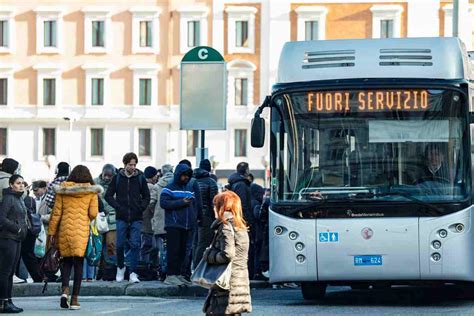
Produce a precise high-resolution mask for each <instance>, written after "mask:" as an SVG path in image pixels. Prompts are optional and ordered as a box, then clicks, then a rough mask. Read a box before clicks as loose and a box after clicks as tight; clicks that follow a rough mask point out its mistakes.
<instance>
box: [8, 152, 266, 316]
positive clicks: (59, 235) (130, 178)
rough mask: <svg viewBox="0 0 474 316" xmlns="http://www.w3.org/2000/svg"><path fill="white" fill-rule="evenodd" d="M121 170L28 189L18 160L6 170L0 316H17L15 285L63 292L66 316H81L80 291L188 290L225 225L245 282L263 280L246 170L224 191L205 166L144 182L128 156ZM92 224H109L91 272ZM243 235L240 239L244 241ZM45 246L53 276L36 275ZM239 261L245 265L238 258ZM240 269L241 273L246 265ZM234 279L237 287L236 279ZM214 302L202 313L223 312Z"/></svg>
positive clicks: (259, 200)
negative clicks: (111, 286)
mask: <svg viewBox="0 0 474 316" xmlns="http://www.w3.org/2000/svg"><path fill="white" fill-rule="evenodd" d="M122 163H123V166H120V168H117V167H116V166H114V165H112V164H106V165H104V166H103V168H102V172H101V174H100V175H99V176H98V177H97V178H95V179H94V178H93V177H92V175H91V173H90V171H89V169H88V168H87V167H86V166H83V165H78V166H75V167H74V168H73V169H72V170H71V166H69V164H68V163H66V162H60V163H59V164H58V165H57V168H56V176H55V178H54V179H53V180H52V181H51V182H49V183H48V182H46V181H43V180H37V181H34V182H33V183H32V184H31V186H30V185H28V184H27V183H26V182H25V181H24V179H23V177H22V176H21V168H20V164H19V163H18V162H17V161H16V160H14V159H12V158H5V159H4V160H3V162H2V166H1V171H0V200H1V202H2V204H1V207H0V252H2V253H3V254H4V255H3V256H1V257H0V313H1V312H13V313H18V312H21V311H22V309H21V308H19V307H17V306H15V305H14V304H13V302H12V284H13V282H14V281H15V282H19V281H20V282H21V281H23V280H22V279H28V280H31V281H32V282H42V281H48V282H62V296H61V302H60V306H61V307H62V308H70V309H79V308H80V305H79V302H78V296H79V291H80V287H81V282H83V281H86V282H89V281H94V280H104V281H116V282H122V281H124V280H128V282H132V283H138V282H140V281H151V280H160V281H162V282H164V283H165V284H168V285H177V286H183V285H191V284H192V283H191V281H190V277H191V274H192V271H193V270H194V269H195V268H196V267H197V265H198V264H199V262H200V261H201V260H202V259H203V258H204V259H205V260H207V261H209V260H210V259H209V253H208V249H209V245H210V244H211V243H213V242H214V240H216V238H217V237H219V235H217V236H216V235H215V232H216V227H217V226H222V225H224V226H225V225H228V219H229V218H231V219H232V225H233V227H234V228H233V229H234V230H235V234H234V235H232V236H233V237H232V238H234V237H235V242H236V246H235V247H234V248H232V251H233V252H234V253H235V256H236V257H239V258H240V259H239V260H243V259H245V262H246V264H245V270H246V271H248V272H246V273H248V274H245V276H246V278H247V279H254V280H267V278H266V277H265V275H264V274H265V271H267V270H268V263H269V262H268V261H269V260H268V207H269V192H268V190H265V189H264V188H263V187H261V186H260V185H258V184H256V183H255V182H254V178H253V176H252V174H251V173H250V169H249V165H248V164H247V163H246V162H241V163H239V164H238V165H237V168H236V171H235V173H233V174H232V175H230V177H229V178H228V181H227V182H228V183H226V184H225V186H219V185H218V183H217V177H216V176H215V175H214V174H212V172H211V163H210V162H209V160H207V159H204V160H202V161H201V162H200V164H199V167H198V168H196V169H194V170H193V168H192V164H191V162H190V161H188V160H182V161H180V162H179V163H178V164H177V165H176V167H173V166H172V165H171V164H164V165H163V166H161V168H156V167H155V166H148V167H146V168H145V169H144V170H143V172H142V171H141V170H139V169H138V168H137V164H138V157H137V155H136V154H134V153H127V154H125V155H124V157H123V160H122ZM30 191H32V193H33V196H30ZM222 191H228V192H225V193H220V192H222ZM237 200H238V205H237V202H236V201H237ZM229 201H233V202H232V203H231V202H229ZM216 203H220V206H219V207H218V206H217V205H215V204H216ZM226 203H227V204H226ZM225 205H227V206H225ZM239 213H242V214H241V215H239ZM99 217H101V218H105V219H106V226H107V227H106V229H105V230H104V229H103V231H102V232H101V235H100V236H101V239H102V243H103V248H102V251H101V258H100V260H99V261H98V264H91V262H89V260H84V257H85V256H86V255H85V254H86V251H87V250H88V249H87V248H88V243H89V242H90V232H91V225H94V223H95V222H96V221H99ZM240 217H242V218H240ZM234 219H235V220H234ZM36 221H39V222H40V223H41V230H40V232H38V231H37V229H33V227H36V226H37V225H35V223H36ZM216 221H217V222H216ZM97 227H98V226H97ZM244 228H245V230H243V229H244ZM243 231H245V232H246V234H245V235H246V236H247V237H244V236H242V232H243ZM224 232H225V231H224ZM237 232H238V233H237ZM247 232H248V233H247ZM45 235H47V238H46V239H47V243H46V241H45V240H44V239H45ZM224 237H225V236H220V238H221V239H222V238H224ZM237 237H238V238H239V239H241V240H242V241H243V243H244V244H246V243H248V249H246V247H243V248H242V249H240V248H239V247H242V244H241V243H239V245H237V241H238V240H237ZM217 240H219V238H217ZM45 244H46V245H45ZM52 245H54V246H56V247H57V248H58V249H59V253H60V255H61V257H62V263H61V269H60V272H58V273H56V274H53V273H47V272H44V271H41V269H40V260H41V257H42V256H44V254H45V249H44V248H47V247H50V246H52ZM224 245H225V244H224ZM42 246H43V248H42ZM237 248H238V249H237ZM236 249H237V250H238V251H237V250H236ZM223 251H224V250H223ZM242 251H243V252H245V256H243V255H242V254H239V252H242ZM247 254H248V260H247V256H246V255H247ZM239 264H240V268H243V266H242V265H243V263H242V262H239ZM22 266H25V267H26V270H27V271H28V275H27V277H26V278H25V276H22V275H21V273H20V272H21V267H22ZM237 266H239V265H237ZM236 269H237V268H236ZM72 271H74V274H73V290H72V292H70V290H69V282H70V280H71V272H72ZM232 273H234V271H233V272H232ZM236 273H238V274H239V275H240V276H239V277H242V271H240V272H236ZM244 283H245V282H244ZM245 284H246V283H245ZM246 286H247V287H248V284H247V285H246ZM211 292H212V291H211ZM244 292H245V291H244ZM71 293H72V295H71ZM230 295H231V296H232V291H231V293H230ZM245 295H247V294H245ZM248 295H249V296H250V294H248ZM213 296H215V293H214V292H213V293H210V297H208V300H206V304H207V305H206V306H207V307H206V306H205V312H206V313H208V312H209V311H206V308H211V309H212V306H211V307H209V304H211V305H213V304H214V305H216V304H217V305H216V306H219V305H220V304H221V302H213V299H212V297H213ZM245 301H246V302H247V299H246V300H245ZM244 305H245V304H244ZM244 305H242V306H243V307H242V306H241V307H242V308H241V309H240V312H246V311H249V306H250V298H248V304H247V305H245V306H244ZM219 308H222V306H221V307H219ZM224 309H225V308H224ZM250 309H251V308H250ZM231 310H232V311H233V312H232V313H238V312H235V311H234V310H239V308H231Z"/></svg>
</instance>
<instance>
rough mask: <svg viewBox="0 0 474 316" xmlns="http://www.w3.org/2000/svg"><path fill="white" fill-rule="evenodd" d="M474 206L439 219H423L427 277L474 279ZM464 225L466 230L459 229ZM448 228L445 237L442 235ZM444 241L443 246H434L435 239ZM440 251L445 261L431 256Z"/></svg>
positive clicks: (423, 267)
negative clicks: (437, 247)
mask: <svg viewBox="0 0 474 316" xmlns="http://www.w3.org/2000/svg"><path fill="white" fill-rule="evenodd" d="M471 209H472V207H469V208H467V209H465V210H462V211H459V212H456V213H453V214H449V215H446V216H442V217H435V218H420V270H421V278H422V279H424V280H460V281H474V264H473V262H474V249H473V240H474V232H473V230H472V226H473V222H472V221H473V218H472V215H471ZM457 224H462V225H463V226H464V230H463V231H462V232H458V231H456V225H457ZM442 229H444V230H446V231H447V232H448V235H447V236H446V237H445V238H442V237H440V236H439V231H440V230H442ZM435 240H438V241H440V242H441V248H440V249H434V248H433V246H432V243H433V241H435ZM433 253H439V254H440V255H441V260H439V261H438V262H436V261H434V260H433V259H432V258H431V256H432V254H433Z"/></svg>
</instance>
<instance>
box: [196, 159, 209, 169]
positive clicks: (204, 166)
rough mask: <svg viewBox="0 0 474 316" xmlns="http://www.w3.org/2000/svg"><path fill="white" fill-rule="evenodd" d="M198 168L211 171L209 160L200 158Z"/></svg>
mask: <svg viewBox="0 0 474 316" xmlns="http://www.w3.org/2000/svg"><path fill="white" fill-rule="evenodd" d="M199 168H201V169H204V170H206V171H207V172H211V162H210V161H209V159H204V160H201V162H200V163H199Z"/></svg>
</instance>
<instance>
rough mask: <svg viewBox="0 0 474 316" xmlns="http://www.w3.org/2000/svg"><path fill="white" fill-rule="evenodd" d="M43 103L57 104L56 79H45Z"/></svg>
mask: <svg viewBox="0 0 474 316" xmlns="http://www.w3.org/2000/svg"><path fill="white" fill-rule="evenodd" d="M43 105H56V79H43Z"/></svg>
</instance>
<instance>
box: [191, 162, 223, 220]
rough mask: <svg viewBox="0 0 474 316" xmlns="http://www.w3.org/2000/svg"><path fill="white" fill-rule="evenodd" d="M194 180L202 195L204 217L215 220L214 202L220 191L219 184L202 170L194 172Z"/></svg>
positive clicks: (198, 169)
mask: <svg viewBox="0 0 474 316" xmlns="http://www.w3.org/2000/svg"><path fill="white" fill-rule="evenodd" d="M194 178H195V179H196V182H197V183H198V185H199V191H200V193H201V201H202V210H203V215H204V216H206V217H211V218H214V204H213V202H212V201H213V200H214V197H215V196H216V195H217V193H218V191H219V189H218V187H217V183H216V181H214V179H212V178H211V175H210V174H209V172H208V171H206V170H204V169H201V168H197V169H195V170H194Z"/></svg>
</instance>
